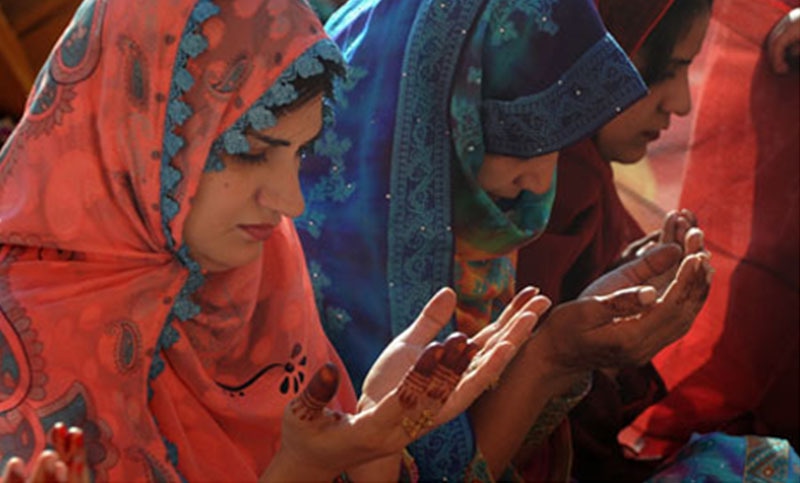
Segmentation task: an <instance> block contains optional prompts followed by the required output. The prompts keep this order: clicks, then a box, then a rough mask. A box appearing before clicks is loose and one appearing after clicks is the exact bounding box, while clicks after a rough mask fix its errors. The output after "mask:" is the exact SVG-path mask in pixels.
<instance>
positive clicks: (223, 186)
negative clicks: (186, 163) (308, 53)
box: [183, 95, 322, 272]
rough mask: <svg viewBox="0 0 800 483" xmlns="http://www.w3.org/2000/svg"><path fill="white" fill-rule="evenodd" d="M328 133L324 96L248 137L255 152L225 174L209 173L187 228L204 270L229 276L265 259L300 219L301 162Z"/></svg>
mask: <svg viewBox="0 0 800 483" xmlns="http://www.w3.org/2000/svg"><path fill="white" fill-rule="evenodd" d="M321 129H322V95H318V96H317V97H315V98H313V99H312V100H310V101H308V102H306V103H304V104H303V105H301V106H299V107H298V108H296V109H294V110H291V111H290V112H287V113H286V114H284V115H282V116H281V117H279V118H278V123H277V124H276V125H275V126H273V127H271V128H268V129H265V130H263V131H251V132H248V133H247V140H248V142H249V144H250V151H249V152H247V153H243V154H238V155H228V154H224V155H223V157H222V159H223V161H224V163H225V169H223V170H222V171H219V172H207V173H203V176H202V178H201V179H200V186H199V188H198V190H197V194H196V195H195V197H194V198H193V199H192V206H191V209H190V211H189V215H188V217H187V219H186V224H185V225H184V228H183V236H184V240H185V241H186V245H187V246H188V247H189V252H190V253H191V255H192V257H193V258H194V259H195V260H196V261H197V262H198V263H199V264H200V266H201V267H202V268H203V269H204V270H208V271H211V272H217V271H223V270H228V269H231V268H236V267H240V266H243V265H246V264H247V263H250V262H251V261H253V260H255V259H256V258H258V256H259V255H260V254H261V250H262V246H263V242H264V240H266V239H267V238H269V236H270V234H271V233H272V230H273V228H274V227H275V226H276V225H277V224H278V223H279V222H280V221H281V219H282V217H284V216H286V217H290V218H291V217H296V216H299V215H300V214H301V213H302V212H303V209H304V208H305V204H304V201H303V194H302V193H301V192H300V180H299V178H298V170H299V167H300V160H301V157H302V155H303V153H304V152H305V150H306V149H307V147H309V146H310V145H311V144H312V143H313V142H314V140H315V139H316V137H317V136H318V135H319V132H320V130H321Z"/></svg>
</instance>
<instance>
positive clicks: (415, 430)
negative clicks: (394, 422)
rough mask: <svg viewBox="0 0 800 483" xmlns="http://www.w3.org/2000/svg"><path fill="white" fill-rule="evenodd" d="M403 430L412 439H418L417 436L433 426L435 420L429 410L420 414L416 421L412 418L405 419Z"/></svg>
mask: <svg viewBox="0 0 800 483" xmlns="http://www.w3.org/2000/svg"><path fill="white" fill-rule="evenodd" d="M401 424H402V426H403V430H404V431H405V432H406V434H407V435H408V436H409V437H411V439H417V436H419V434H420V433H421V432H422V431H423V430H425V429H428V428H430V427H432V426H433V418H432V414H431V412H430V411H428V410H427V409H426V410H424V411H422V413H420V415H419V418H417V420H416V421H413V420H411V418H408V417H405V418H403V421H402V423H401Z"/></svg>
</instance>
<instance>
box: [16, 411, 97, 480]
mask: <svg viewBox="0 0 800 483" xmlns="http://www.w3.org/2000/svg"><path fill="white" fill-rule="evenodd" d="M49 436H50V442H51V443H52V445H53V448H54V449H55V451H53V450H49V449H48V450H44V451H42V452H41V453H39V456H38V457H37V458H36V461H35V462H34V464H33V469H32V472H31V475H30V476H29V477H26V476H25V463H23V461H22V460H21V459H19V458H17V457H14V458H11V459H10V460H8V463H6V467H5V469H4V470H3V477H2V478H3V480H2V481H3V483H52V482H59V483H88V482H90V481H91V477H90V475H89V467H88V465H87V464H86V448H85V446H84V442H83V431H81V429H80V428H75V427H72V428H69V429H67V427H66V426H65V425H64V424H63V423H60V422H59V423H56V424H55V425H54V426H53V428H52V429H51V430H50V433H49Z"/></svg>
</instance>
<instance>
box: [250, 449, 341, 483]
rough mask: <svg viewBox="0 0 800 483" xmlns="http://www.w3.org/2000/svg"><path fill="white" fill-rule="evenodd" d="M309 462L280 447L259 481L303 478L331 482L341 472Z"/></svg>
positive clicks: (277, 481) (270, 481)
mask: <svg viewBox="0 0 800 483" xmlns="http://www.w3.org/2000/svg"><path fill="white" fill-rule="evenodd" d="M309 463H310V462H309V461H305V460H303V459H302V458H299V457H297V455H294V454H292V453H290V452H288V451H284V450H283V449H280V450H278V452H277V453H276V454H275V456H274V457H273V458H272V461H270V463H269V466H268V467H267V469H266V470H264V473H262V474H261V477H260V478H259V479H258V481H259V483H282V482H292V481H299V480H302V481H309V482H310V481H315V482H316V481H319V482H326V483H329V482H331V481H333V480H334V479H335V478H336V477H337V476H338V475H339V474H340V473H341V471H337V470H334V469H328V468H318V467H315V466H314V465H311V464H309Z"/></svg>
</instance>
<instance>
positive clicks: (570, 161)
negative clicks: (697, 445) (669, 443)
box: [517, 0, 711, 480]
mask: <svg viewBox="0 0 800 483" xmlns="http://www.w3.org/2000/svg"><path fill="white" fill-rule="evenodd" d="M598 8H599V11H600V14H601V16H602V17H603V21H604V22H605V24H606V26H607V27H608V29H609V31H610V32H611V33H612V34H613V35H614V36H615V38H616V39H618V41H619V42H620V45H621V46H622V47H623V48H624V49H625V50H626V52H627V53H628V54H629V55H630V56H631V59H632V60H633V62H634V64H635V65H636V67H637V69H638V70H639V72H640V73H641V74H642V77H643V78H644V80H645V82H647V84H648V87H649V89H650V92H649V93H648V95H647V96H646V97H645V98H643V99H641V100H639V101H637V102H636V103H635V104H634V105H632V106H631V107H630V108H628V109H626V110H625V111H624V112H622V114H620V115H619V116H617V117H616V118H615V119H613V120H612V121H611V122H609V123H607V124H606V125H605V126H603V127H602V128H600V130H599V131H598V133H597V135H596V136H594V138H592V139H587V140H585V141H583V142H581V143H579V144H577V145H575V146H571V147H569V148H567V149H566V150H564V151H563V152H562V153H561V154H560V156H559V164H558V178H557V179H558V188H557V193H558V195H557V196H556V200H555V203H554V206H553V212H552V215H551V218H550V222H549V224H548V227H547V231H546V232H545V234H544V235H542V237H540V238H539V239H537V240H536V241H535V242H533V243H531V244H530V245H527V246H526V247H524V248H523V249H522V250H520V254H519V265H518V270H517V286H518V287H522V286H524V285H525V284H529V283H537V284H539V286H541V287H542V291H543V293H546V294H548V295H549V296H551V297H553V298H554V300H557V301H562V300H571V299H573V298H575V297H577V296H578V295H579V294H580V293H581V292H582V291H583V290H584V289H585V288H586V287H587V286H588V285H589V284H590V283H591V282H592V281H593V280H594V279H595V278H596V277H598V276H600V275H601V274H603V273H605V272H607V271H609V270H611V269H612V268H613V267H614V266H616V265H617V264H619V259H620V257H621V255H622V254H623V250H624V249H625V248H626V246H627V245H628V244H629V243H632V242H634V241H635V240H638V239H640V238H641V237H643V236H644V232H643V231H642V229H641V228H640V227H639V225H638V223H637V222H636V221H635V220H634V219H633V217H632V216H631V215H630V214H629V213H628V211H627V210H626V208H625V207H624V206H623V204H622V202H621V201H620V198H619V195H618V194H617V191H616V188H615V186H614V181H613V173H612V171H611V165H610V163H611V162H612V161H617V162H623V163H635V162H637V161H639V160H640V159H642V158H643V157H644V155H645V153H646V150H647V145H648V144H649V143H650V142H652V141H653V140H655V139H657V138H658V135H659V132H660V131H661V130H663V129H666V128H668V126H669V124H670V117H671V116H673V115H676V116H685V115H687V114H688V113H689V111H690V109H691V98H690V92H689V84H688V81H689V79H688V69H689V66H690V64H691V62H692V60H693V59H694V57H695V56H696V55H697V53H698V52H699V50H700V48H701V45H702V42H703V39H704V37H705V33H706V29H707V27H708V22H709V16H710V11H711V1H710V0H662V1H637V2H631V1H616V0H600V1H599V2H598ZM692 224H694V222H693V217H692V215H691V213H689V212H681V213H673V214H671V215H669V216H668V217H667V219H666V220H665V225H664V229H663V230H662V236H661V239H662V241H675V242H679V243H681V244H683V240H684V238H685V234H686V232H687V231H688V230H689V227H690V226H691V225H692ZM700 306H701V305H700V304H695V305H686V306H685V307H684V310H682V313H681V315H680V316H681V317H682V318H685V319H687V320H689V321H691V320H692V319H693V318H694V316H695V315H696V313H697V312H698V311H699V308H700ZM662 395H663V386H662V384H661V381H660V379H659V378H658V376H657V375H656V374H655V373H654V372H653V370H652V366H650V365H649V364H648V365H646V366H644V367H642V368H640V369H637V370H623V371H621V372H620V373H618V374H617V375H616V377H615V378H612V377H609V376H607V375H606V374H604V373H603V372H596V373H595V374H594V387H593V390H592V391H591V392H590V393H589V396H588V397H587V398H586V399H585V400H584V401H583V402H582V403H581V404H579V405H578V406H577V407H576V409H575V410H574V411H573V412H572V414H571V417H570V419H571V425H572V433H573V436H574V444H573V446H574V448H575V468H574V473H573V474H574V475H575V476H576V477H578V478H605V479H610V480H615V479H620V478H623V479H624V478H633V479H637V478H638V479H641V478H642V477H643V476H644V475H646V474H648V473H649V472H651V471H652V469H653V468H654V467H655V463H652V462H649V463H648V462H633V461H630V460H627V459H625V458H624V457H623V455H622V450H621V448H620V447H619V445H618V444H617V440H616V437H617V432H619V431H620V430H621V429H622V428H623V427H624V426H625V421H630V418H631V417H633V416H635V414H636V413H637V412H638V411H641V410H642V409H643V408H644V407H646V405H647V404H649V403H652V402H653V401H654V400H655V398H656V397H659V396H662Z"/></svg>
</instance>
